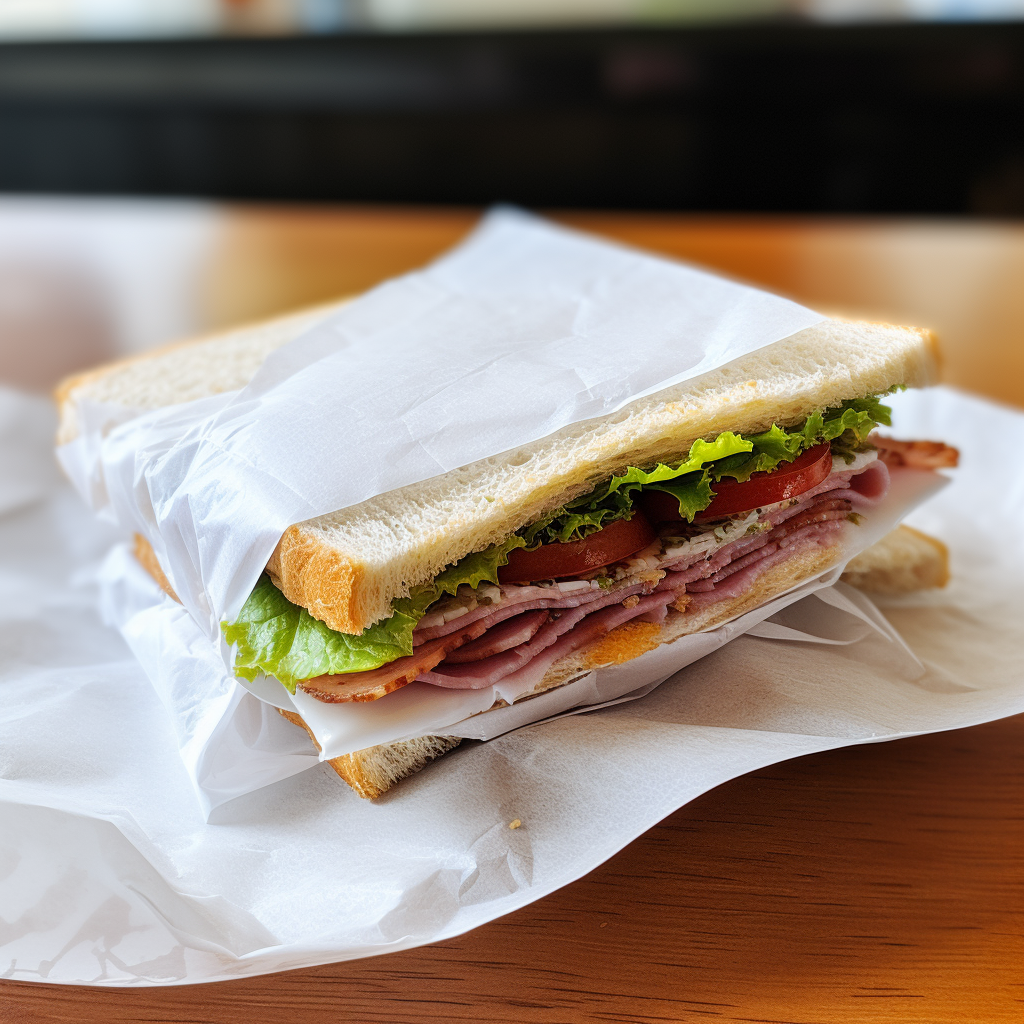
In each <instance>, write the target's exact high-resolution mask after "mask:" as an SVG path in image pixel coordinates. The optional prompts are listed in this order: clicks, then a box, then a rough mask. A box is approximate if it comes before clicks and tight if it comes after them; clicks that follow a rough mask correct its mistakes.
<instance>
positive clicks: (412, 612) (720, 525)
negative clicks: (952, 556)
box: [223, 396, 890, 702]
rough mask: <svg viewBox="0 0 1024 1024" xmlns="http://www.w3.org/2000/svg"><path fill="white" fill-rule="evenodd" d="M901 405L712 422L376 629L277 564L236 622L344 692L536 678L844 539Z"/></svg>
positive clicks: (525, 684)
mask: <svg viewBox="0 0 1024 1024" xmlns="http://www.w3.org/2000/svg"><path fill="white" fill-rule="evenodd" d="M889 422H890V420H889V409H888V408H887V407H886V406H885V405H883V404H881V402H880V401H879V399H878V398H877V397H875V396H872V397H868V398H864V399H856V400H853V401H848V402H845V403H843V405H842V406H840V407H838V408H835V409H830V410H821V411H819V412H816V413H814V414H812V415H811V416H810V417H808V419H807V420H806V421H805V422H804V423H802V424H800V425H798V426H796V427H792V428H789V429H784V428H781V427H779V426H777V425H773V426H772V427H771V429H770V430H767V431H764V432H763V433H761V434H757V435H750V436H743V435H738V434H733V433H731V432H724V433H722V434H720V435H719V436H718V437H716V438H715V439H714V440H711V441H706V440H698V441H697V442H695V444H694V445H693V446H692V447H691V449H690V451H689V453H688V455H687V457H686V458H685V459H683V460H681V461H678V462H676V463H674V464H659V465H657V466H654V467H651V468H647V469H643V468H638V467H629V468H627V469H626V470H625V471H624V472H623V473H622V474H621V475H618V476H615V477H612V478H611V479H610V480H608V481H607V482H606V483H604V484H602V485H600V486H598V487H596V488H595V489H594V490H593V491H592V492H591V493H590V494H588V495H585V496H583V497H581V498H577V499H574V500H573V501H570V502H568V503H567V504H566V505H563V506H562V507H560V508H558V509H555V510H553V511H552V512H550V513H549V514H548V515H546V516H544V517H543V518H542V519H540V520H538V521H536V522H534V523H531V524H528V525H527V526H525V527H523V528H522V529H520V530H519V531H517V532H516V533H515V534H513V535H512V536H511V537H509V538H508V539H507V540H506V541H504V542H503V543H501V544H496V545H492V547H491V548H488V549H487V550H485V551H481V552H475V553H473V554H470V555H468V556H466V557H465V558H463V559H461V560H460V561H459V562H458V563H456V564H455V565H453V566H450V567H448V568H447V569H445V570H444V571H443V572H442V573H440V574H439V575H438V576H437V577H436V578H435V579H434V580H433V581H432V582H431V583H429V584H426V585H421V586H418V587H414V588H412V589H411V591H410V593H409V596H408V597H406V598H401V599H399V600H396V601H395V602H394V605H393V614H392V615H391V616H390V617H389V618H388V619H386V620H383V621H382V622H379V623H375V624H374V625H372V626H370V627H369V628H367V629H366V630H364V631H363V633H362V634H359V635H351V634H345V633H340V632H337V631H335V630H332V629H330V628H329V627H328V626H326V625H325V624H324V623H323V622H320V621H319V620H317V619H315V618H314V617H313V616H311V615H310V614H309V612H308V611H306V609H304V608H300V607H298V606H297V605H294V604H292V603H291V602H290V601H288V599H287V598H286V597H285V596H284V594H282V593H281V591H280V590H279V589H278V588H277V587H276V586H275V585H274V583H273V581H272V580H271V579H270V578H269V577H268V576H266V575H264V576H263V577H262V578H261V579H260V581H259V583H258V584H257V586H256V588H255V589H254V591H253V593H252V594H251V595H250V597H249V599H248V600H247V601H246V603H245V605H244V607H243V608H242V611H241V612H240V614H239V616H238V618H237V619H236V620H235V622H233V623H230V624H228V623H225V624H224V627H223V628H224V634H225V638H226V640H227V641H228V643H229V644H233V645H234V647H235V661H234V666H235V672H236V674H237V675H239V676H241V677H243V678H248V679H254V678H256V676H257V675H259V674H260V673H266V674H267V675H272V676H275V677H276V678H278V679H279V680H280V681H281V682H282V683H283V684H284V685H285V686H286V687H288V688H289V689H290V690H291V691H292V692H294V690H295V687H296V686H300V687H302V689H304V690H306V691H307V692H309V693H310V694H312V695H313V696H315V697H317V698H319V699H321V700H326V701H331V702H334V701H353V700H357V701H359V700H373V699H376V698H378V697H382V696H384V695H385V694H386V693H389V692H391V691H393V690H395V689H397V688H398V687H401V686H404V685H406V684H407V683H410V682H412V681H414V680H420V681H423V682H427V683H432V684H434V685H437V686H443V687H457V688H481V687H486V686H492V685H495V684H497V683H502V690H503V692H509V691H510V690H512V689H514V690H515V692H517V693H521V694H525V693H528V692H530V691H532V690H533V689H534V688H535V687H536V686H537V684H539V683H540V681H541V680H542V679H543V677H544V675H545V674H546V673H547V671H548V669H550V667H551V666H552V665H553V664H554V663H555V662H557V661H558V660H559V659H561V658H564V657H566V656H567V655H568V654H571V653H572V652H573V651H576V650H578V649H579V648H581V647H583V646H584V645H586V644H589V643H591V642H593V641H595V640H597V639H598V638H600V637H601V636H603V635H605V634H607V633H608V632H610V631H611V630H613V629H616V628H617V627H619V626H622V625H624V624H625V623H627V622H645V623H651V624H652V626H651V627H650V628H651V629H655V630H656V629H657V628H658V624H659V623H660V622H661V621H662V620H664V618H665V617H666V615H667V614H668V613H669V610H670V609H672V610H675V611H677V612H681V613H683V614H688V613H693V612H697V611H701V610H704V609H706V608H708V607H709V606H710V605H713V604H716V603H718V602H721V601H725V600H727V599H729V598H735V597H738V596H741V595H742V594H743V593H745V592H746V591H747V590H749V589H750V588H751V586H752V585H753V584H754V582H755V580H756V579H757V578H758V577H759V576H760V575H761V574H762V573H764V572H766V571H768V570H769V569H770V568H772V567H773V566H777V565H779V564H780V563H781V562H784V561H786V560H788V559H791V558H794V557H796V556H797V555H799V554H800V553H803V552H807V551H808V550H810V549H813V548H816V547H821V546H827V545H832V544H835V543H836V542H837V541H838V539H839V536H840V534H841V532H842V530H843V529H844V528H846V526H847V524H849V523H856V522H857V519H858V516H859V513H861V512H863V511H865V510H866V509H868V508H870V507H871V506H873V505H874V504H877V502H879V501H881V500H882V498H883V497H884V496H885V494H886V493H887V491H888V485H889V476H888V471H887V469H886V465H885V462H884V461H883V460H881V459H879V458H878V450H877V448H876V444H874V443H872V442H875V441H877V440H878V439H877V437H874V436H872V437H871V440H869V435H871V434H872V431H874V429H875V428H876V427H877V426H878V425H879V424H885V425H888V424H889ZM879 443H882V442H879Z"/></svg>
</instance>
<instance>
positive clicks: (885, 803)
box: [0, 208, 1024, 1024]
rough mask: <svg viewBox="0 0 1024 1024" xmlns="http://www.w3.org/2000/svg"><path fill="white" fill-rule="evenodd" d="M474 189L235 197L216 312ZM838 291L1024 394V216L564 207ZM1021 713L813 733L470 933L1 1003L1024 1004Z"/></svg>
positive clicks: (290, 288)
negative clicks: (374, 206)
mask: <svg viewBox="0 0 1024 1024" xmlns="http://www.w3.org/2000/svg"><path fill="white" fill-rule="evenodd" d="M472 218H473V215H472V214H471V213H470V212H463V211H433V212H424V211H388V210H383V211H382V210H377V211H368V210H334V211H326V210H305V211H295V210H280V209H278V210H267V209H244V208H235V209H233V210H232V211H230V213H229V216H228V218H227V221H226V228H225V230H224V232H223V233H222V235H221V236H220V240H219V242H218V245H217V247H216V249H215V250H214V251H213V252H212V253H211V255H210V260H209V266H208V268H207V273H206V275H205V280H206V293H205V302H206V306H207V318H208V321H209V323H210V324H211V325H219V324H226V323H231V322H237V321H239V320H243V319H248V318H251V317H256V316H260V315H264V314H267V313H271V312H274V311H276V310H279V309H284V308H288V307H291V306H295V305H300V304H303V303H305V302H312V301H316V300H318V299H322V298H328V297H330V296H332V295H336V294H342V293H346V292H352V291H355V290H358V289H360V288H363V287H366V286H368V285H370V284H372V283H373V282H374V281H377V280H379V279H381V278H382V277H384V276H387V275H389V274H392V273H396V272H399V271H401V270H405V269H408V268H410V267H413V266H415V265H417V264H419V263H421V262H422V261H424V260H425V259H427V258H429V257H430V256H431V255H432V254H434V253H435V252H437V251H439V250H440V249H442V248H443V247H445V246H446V245H448V244H450V243H451V242H452V241H454V240H455V239H456V238H457V237H458V236H459V234H460V233H462V232H463V231H464V230H465V229H466V227H467V226H468V225H469V224H470V223H471V222H472ZM565 219H566V220H570V221H571V222H572V223H575V224H578V225H580V226H585V227H587V228H590V229H593V230H600V231H604V232H606V233H607V234H609V235H612V236H615V237H618V238H621V239H625V240H628V241H631V242H636V243H638V244H642V245H646V246H648V247H650V248H653V249H658V250H661V251H664V252H669V253H673V254H677V255H682V256H687V257H689V258H692V259H696V260H699V261H701V262H704V263H706V264H709V265H712V266H716V267H719V268H722V269H724V270H726V271H728V272H730V273H733V274H735V275H738V276H742V277H745V278H747V279H749V280H753V281H757V282H760V283H763V284H765V285H767V286H769V287H771V288H774V289H777V290H780V291H783V292H786V293H788V294H790V295H793V296H794V297H797V298H799V299H802V300H804V301H806V302H808V303H810V304H815V305H817V306H819V307H821V308H826V309H828V310H829V311H842V312H849V313H854V314H858V315H869V316H873V317H875V318H885V319H892V320H898V321H904V322H917V323H923V324H926V325H928V326H932V327H934V328H935V329H937V330H938V331H939V333H940V336H941V337H942V339H943V341H944V343H945V347H946V358H947V362H946V377H947V379H948V380H950V381H951V382H953V383H956V384H959V385H961V386H963V387H968V388H972V389H973V390H976V391H979V392H982V393H985V394H988V395H991V396H993V397H996V398H1000V399H1002V400H1004V401H1009V402H1014V403H1017V404H1019V405H1024V344H1022V338H1024V288H1022V287H1020V282H1021V281H1022V280H1024V227H1017V226H1005V225H997V224H957V223H933V222H927V223H919V222H906V223H902V222H892V221H880V222H835V221H827V222H809V221H803V220H801V221H779V220H754V219H749V218H747V219H723V218H706V217H705V218H687V217H679V216H665V217H657V216H634V215H573V216H571V217H567V218H565ZM1022 787H1024V716H1019V717H1017V718H1013V719H1008V720H1005V721H1002V722H996V723H993V724H990V725H984V726H979V727H976V728H973V729H967V730H962V731H959V732H953V733H946V734H942V735H937V736H928V737H922V738H915V739H909V740H903V741H900V742H896V743H890V744H884V745H879V746H867V747H856V748H852V749H847V750H839V751H832V752H829V753H825V754H817V755H812V756H808V757H803V758H799V759H797V760H795V761H792V762H788V763H786V764H782V765H776V766H773V767H771V768H768V769H765V770H763V771H759V772H755V773H753V774H751V775H748V776H745V777H744V778H742V779H736V780H734V781H732V782H730V783H728V784H726V785H724V786H721V787H719V788H718V789H716V790H714V791H713V792H711V793H708V794H706V795H705V796H703V797H701V798H700V799H699V800H696V801H694V802H693V803H691V804H689V805H688V806H686V807H684V808H682V809H681V810H680V811H678V812H676V813H675V814H673V815H671V816H670V817H669V818H667V819H666V820H665V821H664V822H662V823H661V824H660V825H658V826H657V827H655V828H653V829H651V830H650V831H649V832H648V833H647V834H646V835H644V836H643V837H641V838H640V839H638V840H637V841H636V842H634V843H632V844H631V845H630V846H629V847H627V848H626V849H625V850H623V851H622V852H621V853H619V854H618V855H617V856H615V857H613V858H612V859H611V860H610V861H608V862H607V863H606V864H604V865H603V866H602V867H600V868H599V869H598V870H596V871H594V872H592V873H591V874H590V875H588V876H587V877H586V878H584V879H581V880H580V881H578V882H576V883H574V884H573V885H570V886H567V887H566V888H565V889H562V890H561V891H559V892H557V893H555V894H553V895H552V896H549V897H547V898H546V899H544V900H541V901H539V902H537V903H535V904H533V905H532V906H530V907H526V908H525V909H523V910H520V911H518V912H516V913H514V914H511V915H509V916H508V917H506V918H503V919H501V920H499V921H495V922H493V923H492V924H490V925H487V926H486V927H483V928H480V929H478V930H477V931H475V932H472V933H470V934H468V935H465V936H462V937H461V938H458V939H453V940H450V941H448V942H444V943H439V944H437V945H434V946H427V947H423V948H421V949H417V950H413V951H411V952H408V953H396V954H393V955H390V956H386V957H380V958H376V959H372V960H364V961H356V962H354V963H349V964H340V965H334V966H328V967H320V968H314V969H309V970H301V971H292V972H289V973H286V974H278V975H270V976H267V977H263V978H256V979H250V980H244V981H237V982H228V983H223V984H217V985H207V986H190V987H184V988H174V989H144V990H119V989H83V988H62V987H54V986H44V985H33V984H27V983H12V982H7V983H2V984H0V1021H4V1022H6V1021H18V1022H21V1021H69V1022H70V1021H74V1022H78V1021H104V1022H106V1021H110V1022H113V1021H181V1022H197V1024H198V1022H218V1024H219V1022H242V1021H245V1022H250V1021H253V1022H259V1024H274V1022H278V1021H280V1022H289V1024H291V1022H294V1021H302V1022H308V1024H319V1022H327V1021H331V1022H334V1021H358V1022H363V1021H366V1022H377V1021H379V1022H387V1024H401V1022H405V1021H409V1022H413V1021H417V1022H418V1021H426V1020H434V1019H437V1018H443V1017H447V1018H449V1019H452V1020H457V1021H503V1022H504V1021H508V1022H523V1021H531V1022H532V1021H538V1022H550V1021H698V1020H721V1021H773V1022H774V1021H780V1022H783V1021H785V1022H788V1021H792V1022H801V1024H804V1022H807V1024H811V1022H833V1021H834V1022H843V1024H847V1022H875V1021H879V1022H880V1021H886V1022H889V1021H893V1022H896V1021H898V1022H902V1024H911V1022H929V1024H934V1022H945V1021H949V1022H953V1021H956V1022H963V1021H969V1022H973V1021H978V1022H986V1024H996V1022H1002V1021H1014V1022H1019V1021H1021V1019H1022V1017H1024V929H1022V924H1024V922H1022V916H1024V915H1022V909H1024V800H1022V792H1024V788H1022Z"/></svg>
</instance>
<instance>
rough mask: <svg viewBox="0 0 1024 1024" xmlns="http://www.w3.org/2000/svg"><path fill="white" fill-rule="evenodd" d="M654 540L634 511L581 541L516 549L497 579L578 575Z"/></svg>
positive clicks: (517, 580) (518, 580)
mask: <svg viewBox="0 0 1024 1024" xmlns="http://www.w3.org/2000/svg"><path fill="white" fill-rule="evenodd" d="M654 537H655V534H654V530H653V529H652V528H651V524H650V523H649V522H648V521H647V519H646V517H645V516H644V514H643V513H642V512H639V511H634V512H633V517H632V518H631V519H617V520H616V521H615V522H614V523H611V524H609V525H608V526H606V527H605V528H604V529H603V530H598V532H597V533H592V534H591V535H590V536H589V537H584V539H583V540H574V541H569V542H568V543H567V544H561V543H559V542H557V541H556V542H555V543H553V544H542V545H541V546H540V547H539V548H536V549H535V550H533V551H524V550H523V549H522V548H518V549H516V550H515V551H513V552H512V553H511V554H510V555H509V556H508V565H503V566H502V567H501V568H500V569H498V580H499V582H501V583H532V582H533V581H534V580H552V579H560V578H562V577H565V576H582V575H585V574H586V573H590V572H593V571H594V570H595V569H600V568H601V566H603V565H611V564H612V563H613V562H619V561H621V560H622V559H623V558H627V557H629V555H632V554H635V553H636V552H637V551H640V550H642V549H643V548H645V547H647V545H648V544H650V543H651V541H653V540H654Z"/></svg>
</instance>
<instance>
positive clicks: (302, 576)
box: [57, 304, 937, 633]
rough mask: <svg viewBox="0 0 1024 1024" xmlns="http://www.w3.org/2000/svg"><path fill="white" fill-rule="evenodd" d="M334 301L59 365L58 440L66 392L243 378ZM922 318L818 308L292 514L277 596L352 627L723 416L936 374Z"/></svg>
mask: <svg viewBox="0 0 1024 1024" xmlns="http://www.w3.org/2000/svg"><path fill="white" fill-rule="evenodd" d="M339 305H340V304H336V305H333V306H321V307H318V308H316V309H313V310H307V311H303V312H300V313H296V314H292V315H290V316H287V317H281V318H278V319H276V320H273V321H268V322H266V323H263V324H258V325H254V326H251V327H247V328H240V329H236V330H233V331H228V332H225V333H222V334H219V335H214V336H210V337H206V338H201V339H198V340H196V341H192V342H187V343H180V344H178V345H175V346H170V347H168V348H164V349H160V350H157V351H155V352H153V353H150V354H146V355H143V356H138V357H135V358H134V359H131V360H127V361H123V362H120V363H115V364H112V365H110V366H106V367H101V368H99V369H97V370H93V371H91V372H88V373H85V374H81V375H79V376H77V377H73V378H70V379H69V380H67V381H65V382H64V383H63V384H62V385H61V386H60V388H59V389H58V391H57V398H58V401H59V404H60V411H61V419H60V428H59V434H58V440H59V441H60V442H66V441H70V440H72V439H73V438H74V437H76V436H77V433H78V429H79V427H78V416H77V413H76V405H77V403H78V402H79V401H81V400H83V399H87V400H89V401H92V402H106V403H113V404H117V405H119V406H122V407H126V408H129V409H132V410H137V411H138V412H140V413H141V412H143V411H146V410H150V409H154V408H159V407H162V406H165V405H171V404H175V403H179V402H184V401H190V400H193V399H197V398H202V397H206V396H208V395H211V394H216V393H219V392H224V391H230V390H234V389H237V388H240V387H242V386H244V384H246V383H247V382H248V380H249V379H250V378H251V377H252V375H253V374H254V373H255V371H256V369H257V368H258V367H259V366H260V364H261V363H262V362H263V360H264V359H265V358H266V357H267V355H268V354H269V353H270V352H271V351H273V350H274V349H275V348H277V347H279V346H281V345H284V344H286V343H287V342H288V341H290V340H292V339H293V338H295V337H297V336H298V335H299V334H301V333H303V332H304V331H305V330H307V329H309V328H310V327H312V326H314V325H315V324H317V323H318V322H320V321H321V320H323V319H324V318H326V317H327V316H329V315H330V314H331V313H332V312H333V311H334V310H335V309H337V308H339ZM936 357H937V352H936V346H935V342H934V339H933V338H932V336H931V334H930V333H929V332H928V331H924V330H920V329H916V328H906V327H894V326H890V325H886V324H868V323H858V322H851V321H844V320H834V319H833V320H826V321H824V322H822V323H821V324H819V325H817V326H815V327H812V328H809V329H807V330H804V331H801V332H799V333H798V334H795V335H793V336H792V337H790V338H787V339H785V340H783V341H780V342H777V343H776V344H774V345H772V346H770V347H768V348H766V349H762V350H760V351H758V352H754V353H752V354H750V355H747V356H744V357H742V358H740V359H737V360H735V361H733V362H732V363H729V364H727V365H726V366H723V367H721V368H719V369H717V370H714V371H712V372H710V373H707V374H704V375H703V376H701V377H699V378H697V379H695V380H692V381H688V382H686V383H684V384H680V385H677V386H675V387H672V388H670V389H667V390H665V391H662V392H659V393H658V394H656V395H652V396H649V397H647V398H643V399H640V400H638V401H636V402H633V403H632V404H631V405H629V406H627V407H626V408H624V409H622V410H621V411H620V412H618V413H616V414H614V415H612V416H609V417H604V418H601V419H596V420H589V421H587V422H584V423H579V424H574V425H572V426H570V427H567V428H565V429H563V430H560V431H558V432H557V433H555V434H552V435H550V436H548V437H546V438H543V439H541V440H540V441H536V442H534V443H532V444H530V445H526V446H523V447H521V448H517V449H515V450H512V451H509V452H505V453H503V454H501V455H497V456H494V457H492V458H489V459H483V460H480V461H478V462H474V463H471V464H470V465H468V466H465V467H463V468H461V469H458V470H455V471H453V472H451V473H447V474H444V475H443V476H439V477H435V478H433V479H431V480H427V481H424V482H422V483H418V484H413V485H411V486H408V487H403V488H400V489H399V490H396V491H392V492H389V493H387V494H383V495H380V496H379V497H376V498H371V499H369V500H368V501H364V502H361V503H360V504H358V505H355V506H352V507H350V508H346V509H342V510H340V511H338V512H333V513H330V514H328V515H325V516H320V517H318V518H316V519H312V520H308V521H307V522H304V523H298V524H296V525H294V526H292V527H290V528H289V529H288V530H287V531H286V532H285V534H284V536H283V537H282V538H281V541H280V543H279V544H278V546H277V549H276V550H275V552H274V554H273V556H272V557H271V560H270V563H269V564H268V567H267V568H268V571H269V572H270V574H271V576H272V577H273V579H274V580H275V582H276V583H277V584H278V586H280V588H281V589H282V591H283V592H284V594H285V596H286V597H288V599H289V600H291V601H293V602H295V603H296V604H299V605H301V606H303V607H305V608H306V609H308V610H309V612H310V613H311V614H312V615H314V616H315V617H316V618H318V619H320V620H322V621H323V622H325V623H326V624H327V625H328V626H330V627H331V628H332V629H336V630H339V631H341V632H345V633H359V632H361V631H362V630H363V629H364V628H366V626H368V625H370V624H371V623H373V622H375V621H378V620H379V619H381V618H383V617H385V616H387V615H389V614H390V612H391V603H392V601H393V600H394V599H395V598H397V597H401V596H404V595H406V594H407V593H408V590H409V587H410V586H413V585H416V584H420V583H425V582H427V581H429V580H430V579H432V578H433V577H434V576H435V575H436V574H437V573H438V572H440V570H441V569H443V568H444V567H445V566H446V565H450V564H452V563H453V562H455V561H457V560H458V559H460V558H462V557H463V556H464V555H467V554H469V553H470V552H472V551H479V550H481V549H483V548H485V547H487V546H488V545H490V544H493V543H495V542H497V541H500V540H503V539H504V538H506V537H507V536H509V535H510V534H511V533H513V532H514V531H515V530H517V529H519V528H520V527H522V526H524V525H526V524H527V523H530V522H532V521H533V520H535V519H537V518H538V517H540V516H541V515H543V514H544V513H545V512H548V511H550V510H551V509H554V508H557V507H558V506H559V505H561V504H563V503H564V502H565V501H567V500H569V499H571V498H573V497H576V496H578V495H581V494H584V493H586V492H588V491H589V490H591V489H592V488H593V487H594V486H595V485H596V484H598V483H600V482H601V481H602V480H605V479H607V478H608V477H609V476H611V475H612V474H614V473H615V472H616V471H620V470H622V469H623V468H624V467H626V466H627V465H637V466H646V465H650V464H652V463H654V462H657V461H671V460H673V459H677V458H680V457H681V456H683V455H685V454H686V452H687V451H688V450H689V448H690V446H691V444H692V443H693V442H694V441H695V440H697V439H698V438H702V437H703V438H713V437H715V436H716V435H717V434H719V433H721V432H722V431H723V430H734V431H737V432H741V433H756V432H758V431H761V430H765V429H767V428H769V427H770V426H771V425H772V423H778V424H779V425H781V426H792V425H794V424H796V423H799V422H800V421H802V420H803V419H804V418H806V417H807V416H808V415H809V414H810V413H811V412H812V411H814V410H815V409H817V408H821V407H827V406H834V405H837V404H839V403H840V402H842V401H843V400H845V399H848V398H856V397H861V396H864V395H868V394H876V393H879V392H883V391H886V390H888V389H889V388H890V387H892V386H893V385H906V386H908V387H919V386H924V385H926V384H928V383H931V382H932V381H933V380H934V378H935V374H936V365H937V361H936Z"/></svg>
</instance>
